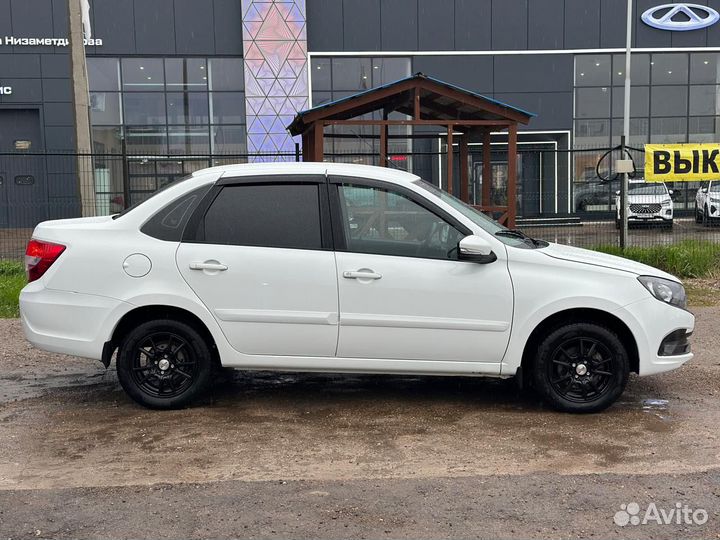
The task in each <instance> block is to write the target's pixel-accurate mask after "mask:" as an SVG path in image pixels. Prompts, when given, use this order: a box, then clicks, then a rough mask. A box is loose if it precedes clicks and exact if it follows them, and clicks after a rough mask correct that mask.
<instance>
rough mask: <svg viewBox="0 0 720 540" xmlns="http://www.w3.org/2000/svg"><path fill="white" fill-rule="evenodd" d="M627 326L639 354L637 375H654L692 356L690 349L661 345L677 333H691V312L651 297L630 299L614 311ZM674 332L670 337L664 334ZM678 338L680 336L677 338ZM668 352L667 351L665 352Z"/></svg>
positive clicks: (671, 368) (693, 320) (692, 322)
mask: <svg viewBox="0 0 720 540" xmlns="http://www.w3.org/2000/svg"><path fill="white" fill-rule="evenodd" d="M616 314H617V315H618V316H619V317H620V318H622V319H623V320H625V321H626V322H627V323H628V326H630V330H631V331H632V333H633V335H634V336H635V340H636V342H637V347H638V356H639V360H640V363H639V375H642V376H644V375H654V374H656V373H662V372H664V371H670V370H673V369H676V368H679V367H680V366H681V365H683V364H684V363H685V362H687V361H688V360H690V359H692V357H693V354H692V352H689V349H684V350H687V351H688V352H683V353H682V354H672V353H673V352H678V350H680V349H676V350H671V349H669V348H667V347H665V345H667V344H668V343H669V342H670V341H672V340H676V341H677V339H676V338H677V335H678V334H682V332H683V331H684V333H685V334H689V333H692V331H693V330H694V328H695V316H694V315H693V314H692V313H690V312H689V311H686V310H684V309H680V308H678V307H675V306H671V305H669V304H666V303H664V302H661V301H660V300H657V299H655V298H653V297H651V296H650V297H648V298H646V299H643V300H639V301H637V302H633V303H632V304H629V305H627V306H625V307H623V308H621V309H620V310H618V312H616ZM671 334H674V336H673V337H670V338H669V339H668V337H669V336H670V335H671ZM680 341H682V339H681V340H680ZM668 353H670V354H668Z"/></svg>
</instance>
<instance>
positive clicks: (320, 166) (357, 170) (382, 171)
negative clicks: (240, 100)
mask: <svg viewBox="0 0 720 540" xmlns="http://www.w3.org/2000/svg"><path fill="white" fill-rule="evenodd" d="M208 173H215V174H217V173H220V177H223V178H227V177H232V176H252V175H263V176H269V177H272V176H276V175H277V180H278V181H281V180H283V179H284V178H285V175H287V174H316V175H318V174H319V175H325V174H328V175H334V176H358V177H362V178H372V179H377V180H385V181H388V182H392V183H395V184H408V183H411V182H414V181H415V180H417V179H418V176H416V175H414V174H410V173H408V172H405V171H401V170H398V169H391V168H389V167H376V166H372V165H358V164H356V163H325V162H307V163H303V162H279V163H240V164H236V165H220V166H218V167H210V168H207V169H201V170H198V171H195V172H194V173H193V176H200V175H205V174H208ZM268 180H272V178H268Z"/></svg>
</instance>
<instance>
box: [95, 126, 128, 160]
mask: <svg viewBox="0 0 720 540" xmlns="http://www.w3.org/2000/svg"><path fill="white" fill-rule="evenodd" d="M92 142H93V150H94V152H96V153H98V154H121V153H122V128H121V127H120V126H95V127H93V128H92Z"/></svg>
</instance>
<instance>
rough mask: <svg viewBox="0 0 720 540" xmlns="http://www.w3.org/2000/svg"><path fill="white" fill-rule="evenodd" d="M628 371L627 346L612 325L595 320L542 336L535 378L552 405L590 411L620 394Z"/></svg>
mask: <svg viewBox="0 0 720 540" xmlns="http://www.w3.org/2000/svg"><path fill="white" fill-rule="evenodd" d="M629 371H630V370H629V359H628V354H627V350H626V348H625V345H624V344H623V343H622V341H621V340H620V338H619V337H618V335H617V334H616V333H615V332H614V331H613V330H611V329H609V328H606V327H605V326H602V325H600V324H597V323H594V322H584V323H583V322H580V323H568V324H565V325H563V326H560V327H557V328H556V329H555V330H553V331H551V332H550V333H549V334H548V335H547V337H546V338H545V339H544V340H542V341H541V343H540V345H539V347H538V350H537V354H536V356H535V363H534V365H533V371H532V375H533V380H532V382H533V386H534V387H535V388H536V390H537V391H538V392H539V393H540V394H541V396H542V397H543V398H544V399H545V401H546V402H547V403H548V404H550V405H551V406H552V407H553V408H555V409H557V410H560V411H566V412H576V413H590V412H598V411H601V410H603V409H605V408H607V407H609V406H610V405H612V403H614V402H615V400H617V398H618V397H620V395H621V394H622V393H623V391H624V389H625V385H626V384H627V380H628V377H629Z"/></svg>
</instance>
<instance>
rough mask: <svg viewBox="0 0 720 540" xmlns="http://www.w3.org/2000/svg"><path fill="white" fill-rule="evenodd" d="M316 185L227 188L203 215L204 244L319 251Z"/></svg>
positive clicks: (318, 208) (318, 211) (319, 230)
mask: <svg viewBox="0 0 720 540" xmlns="http://www.w3.org/2000/svg"><path fill="white" fill-rule="evenodd" d="M319 195H320V192H319V187H318V185H317V184H264V185H257V184H256V185H252V184H244V185H237V186H226V187H224V188H223V189H222V191H220V193H219V194H218V196H217V197H216V198H215V200H214V201H213V203H212V205H211V206H210V208H209V209H208V211H207V213H206V214H205V220H204V223H203V228H204V242H206V243H208V244H230V245H236V246H265V247H278V248H296V249H322V235H321V227H320V198H319Z"/></svg>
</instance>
